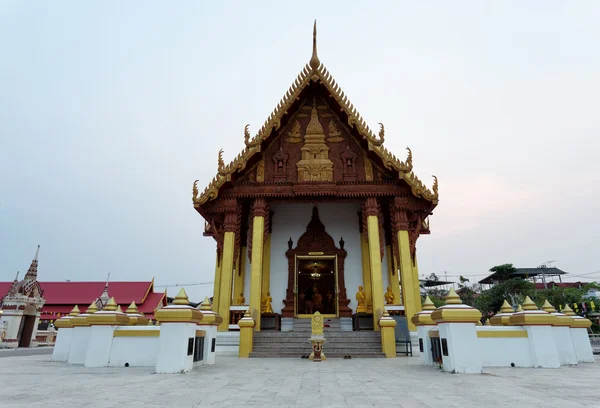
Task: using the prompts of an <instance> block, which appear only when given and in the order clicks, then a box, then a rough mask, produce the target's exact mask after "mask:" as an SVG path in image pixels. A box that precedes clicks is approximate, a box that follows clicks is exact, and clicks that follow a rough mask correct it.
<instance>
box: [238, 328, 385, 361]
mask: <svg viewBox="0 0 600 408" xmlns="http://www.w3.org/2000/svg"><path fill="white" fill-rule="evenodd" d="M335 320H337V319H331V320H330V321H329V322H327V321H326V324H329V325H330V327H325V328H324V333H323V334H324V336H325V339H326V341H325V344H324V348H323V351H324V353H325V355H326V356H327V358H344V357H347V356H350V357H351V358H380V357H385V354H384V353H383V352H382V351H381V336H380V334H379V332H375V331H341V328H340V326H339V320H338V321H337V322H335ZM336 323H337V324H336ZM310 336H311V328H310V320H309V319H302V320H300V321H298V320H296V321H295V322H294V331H287V332H279V331H260V332H257V333H255V334H254V342H253V343H254V345H253V351H252V353H250V357H255V358H256V357H260V358H269V357H271V358H302V357H306V356H309V355H310V353H311V352H312V348H311V345H310Z"/></svg>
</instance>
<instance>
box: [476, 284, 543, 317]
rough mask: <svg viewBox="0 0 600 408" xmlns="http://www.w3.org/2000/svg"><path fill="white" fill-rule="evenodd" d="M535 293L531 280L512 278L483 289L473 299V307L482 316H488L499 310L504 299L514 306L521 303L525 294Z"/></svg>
mask: <svg viewBox="0 0 600 408" xmlns="http://www.w3.org/2000/svg"><path fill="white" fill-rule="evenodd" d="M535 295H536V290H535V285H534V284H533V283H532V282H529V281H526V280H523V279H518V278H513V279H508V280H506V281H504V282H502V283H498V284H497V285H494V286H492V288H491V289H488V290H485V291H483V292H482V293H481V294H480V295H479V296H478V297H477V298H476V299H475V307H476V308H477V309H479V310H480V311H481V313H482V314H483V316H484V317H490V316H492V315H494V314H496V313H497V312H498V311H499V310H500V307H501V306H502V303H503V302H504V300H505V299H506V300H507V301H508V303H510V304H511V305H512V306H516V305H517V304H520V303H523V301H524V300H525V296H529V297H532V298H533V297H534V296H535Z"/></svg>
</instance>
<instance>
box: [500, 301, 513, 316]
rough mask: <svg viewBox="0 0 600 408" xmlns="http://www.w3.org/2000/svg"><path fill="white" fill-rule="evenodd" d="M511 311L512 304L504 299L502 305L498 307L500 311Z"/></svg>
mask: <svg viewBox="0 0 600 408" xmlns="http://www.w3.org/2000/svg"><path fill="white" fill-rule="evenodd" d="M512 312H513V308H512V306H511V305H510V304H509V303H508V302H507V301H506V299H504V302H503V303H502V306H501V307H500V313H512Z"/></svg>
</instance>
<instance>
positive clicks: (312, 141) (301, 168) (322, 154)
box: [296, 101, 333, 182]
mask: <svg viewBox="0 0 600 408" xmlns="http://www.w3.org/2000/svg"><path fill="white" fill-rule="evenodd" d="M300 151H301V152H302V159H301V160H300V161H299V162H298V163H297V164H296V166H297V168H298V181H300V182H302V181H333V162H332V161H331V160H329V147H327V145H326V144H325V131H324V130H323V126H321V122H320V121H319V112H318V110H317V105H316V102H315V101H313V106H312V109H311V112H310V122H309V123H308V126H307V127H306V132H305V134H304V145H303V146H302V147H301V148H300Z"/></svg>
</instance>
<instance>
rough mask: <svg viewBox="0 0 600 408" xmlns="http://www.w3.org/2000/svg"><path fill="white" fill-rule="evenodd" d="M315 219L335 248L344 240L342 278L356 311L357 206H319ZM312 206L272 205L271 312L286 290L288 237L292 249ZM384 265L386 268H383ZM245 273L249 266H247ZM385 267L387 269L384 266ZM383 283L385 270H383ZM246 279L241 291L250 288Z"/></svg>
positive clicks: (358, 261)
mask: <svg viewBox="0 0 600 408" xmlns="http://www.w3.org/2000/svg"><path fill="white" fill-rule="evenodd" d="M318 207H319V218H320V219H321V222H322V223H323V225H325V231H327V233H328V234H329V235H331V237H332V238H333V239H334V241H335V244H336V246H338V247H339V241H340V238H344V241H345V246H344V249H346V251H347V257H346V261H345V263H344V265H345V267H344V276H345V282H346V291H347V296H348V298H350V299H351V302H350V305H349V306H350V308H352V309H354V308H355V307H356V300H355V299H354V293H355V292H356V291H357V290H358V286H359V285H362V255H361V248H360V232H359V228H358V226H359V223H358V214H357V213H358V212H359V211H360V204H358V203H335V204H334V203H332V204H319V206H318ZM312 208H313V205H312V204H308V203H307V204H273V205H272V206H271V209H272V210H273V211H274V216H273V220H272V234H271V273H270V275H271V276H270V277H271V296H272V297H273V303H272V305H273V310H274V311H275V312H276V313H277V312H280V311H281V309H282V308H283V306H284V304H283V299H285V294H286V290H287V286H288V259H287V257H286V256H285V253H286V251H287V250H288V240H289V239H290V237H291V238H292V240H293V241H294V248H295V247H296V245H297V243H298V238H300V236H301V235H302V234H304V232H306V226H307V225H308V223H309V222H310V220H311V217H312ZM386 265H387V264H386ZM247 267H248V269H246V270H247V271H248V270H249V265H248V264H247ZM386 267H387V266H386ZM384 271H386V273H384V274H383V275H384V276H386V278H385V279H386V281H387V269H384ZM249 285H250V279H249V276H248V275H247V277H246V283H245V288H246V291H247V290H248V288H249V287H250V286H249Z"/></svg>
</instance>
